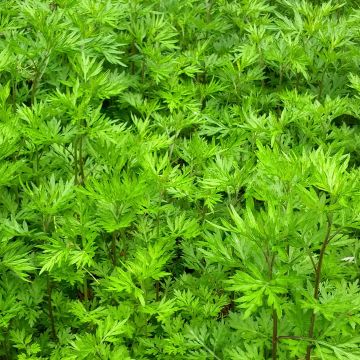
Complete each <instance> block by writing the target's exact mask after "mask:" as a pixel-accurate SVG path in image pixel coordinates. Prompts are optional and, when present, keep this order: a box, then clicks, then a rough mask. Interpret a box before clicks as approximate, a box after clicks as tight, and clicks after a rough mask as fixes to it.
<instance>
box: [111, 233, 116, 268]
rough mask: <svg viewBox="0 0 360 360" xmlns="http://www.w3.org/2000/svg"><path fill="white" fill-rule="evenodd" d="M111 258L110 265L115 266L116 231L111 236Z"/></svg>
mask: <svg viewBox="0 0 360 360" xmlns="http://www.w3.org/2000/svg"><path fill="white" fill-rule="evenodd" d="M111 258H112V263H113V265H114V266H116V265H117V258H116V231H114V232H113V233H112V236H111Z"/></svg>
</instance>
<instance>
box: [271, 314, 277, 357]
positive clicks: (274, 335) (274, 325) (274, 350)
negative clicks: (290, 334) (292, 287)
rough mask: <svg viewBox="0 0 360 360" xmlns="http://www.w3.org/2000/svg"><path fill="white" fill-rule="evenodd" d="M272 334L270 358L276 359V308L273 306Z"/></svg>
mask: <svg viewBox="0 0 360 360" xmlns="http://www.w3.org/2000/svg"><path fill="white" fill-rule="evenodd" d="M272 318H273V334H272V360H276V359H277V345H278V317H277V313H276V310H275V309H274V307H273V311H272Z"/></svg>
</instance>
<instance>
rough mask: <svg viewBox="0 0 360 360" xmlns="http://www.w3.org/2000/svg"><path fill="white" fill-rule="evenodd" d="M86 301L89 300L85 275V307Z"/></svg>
mask: <svg viewBox="0 0 360 360" xmlns="http://www.w3.org/2000/svg"><path fill="white" fill-rule="evenodd" d="M88 300H89V292H88V283H87V278H86V275H85V277H84V301H85V305H87V302H88Z"/></svg>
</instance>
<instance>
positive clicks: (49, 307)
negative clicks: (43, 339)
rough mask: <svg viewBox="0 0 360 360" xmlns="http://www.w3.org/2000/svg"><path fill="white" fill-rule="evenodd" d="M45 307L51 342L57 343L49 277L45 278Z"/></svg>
mask: <svg viewBox="0 0 360 360" xmlns="http://www.w3.org/2000/svg"><path fill="white" fill-rule="evenodd" d="M47 294H48V299H47V305H48V313H49V320H50V330H51V337H52V338H53V340H55V341H57V335H56V328H55V319H54V313H53V308H52V297H51V295H52V284H51V281H50V276H49V275H48V276H47Z"/></svg>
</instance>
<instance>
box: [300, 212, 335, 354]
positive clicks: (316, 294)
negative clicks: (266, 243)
mask: <svg viewBox="0 0 360 360" xmlns="http://www.w3.org/2000/svg"><path fill="white" fill-rule="evenodd" d="M331 227H332V217H331V216H328V221H327V229H326V235H325V239H324V242H323V243H322V246H321V249H320V255H319V261H318V263H317V267H316V271H315V287H314V299H315V300H316V301H317V300H318V299H319V288H320V280H321V270H322V266H323V261H324V256H325V251H326V247H327V246H328V244H329V242H330V240H331V237H330V233H331ZM315 320H316V314H315V310H312V313H311V317H310V326H309V333H308V337H309V338H310V339H312V338H313V337H314V330H315ZM311 349H312V346H311V344H309V345H308V346H307V349H306V358H305V359H306V360H310V356H311Z"/></svg>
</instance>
